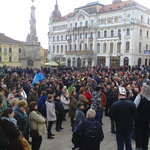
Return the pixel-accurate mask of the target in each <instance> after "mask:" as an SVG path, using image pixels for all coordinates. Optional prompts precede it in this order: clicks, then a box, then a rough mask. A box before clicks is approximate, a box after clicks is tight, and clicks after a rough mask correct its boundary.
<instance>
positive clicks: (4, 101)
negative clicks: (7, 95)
mask: <svg viewBox="0 0 150 150" xmlns="http://www.w3.org/2000/svg"><path fill="white" fill-rule="evenodd" d="M0 98H2V99H3V106H2V108H0V111H1V112H2V113H3V111H4V110H5V109H6V108H7V102H6V100H5V99H4V97H3V96H0Z"/></svg>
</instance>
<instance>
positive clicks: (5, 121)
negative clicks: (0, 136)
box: [0, 108, 22, 150]
mask: <svg viewBox="0 0 150 150" xmlns="http://www.w3.org/2000/svg"><path fill="white" fill-rule="evenodd" d="M13 117H14V110H13V109H12V108H6V109H5V110H4V112H3V117H2V119H0V126H1V127H2V129H3V132H4V133H5V134H6V135H7V137H8V140H9V145H8V146H7V148H6V149H7V150H22V147H21V145H20V141H19V139H18V136H19V135H20V132H19V130H18V129H17V127H16V125H17V121H16V119H14V118H13Z"/></svg>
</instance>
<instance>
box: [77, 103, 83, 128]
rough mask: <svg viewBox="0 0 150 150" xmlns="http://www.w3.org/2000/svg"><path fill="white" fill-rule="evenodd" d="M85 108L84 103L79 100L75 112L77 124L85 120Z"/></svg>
mask: <svg viewBox="0 0 150 150" xmlns="http://www.w3.org/2000/svg"><path fill="white" fill-rule="evenodd" d="M83 109H84V103H82V102H78V103H77V110H76V112H75V126H77V125H78V123H79V122H80V121H84V120H85V115H84V113H83Z"/></svg>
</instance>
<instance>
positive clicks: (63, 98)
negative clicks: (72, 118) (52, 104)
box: [60, 91, 70, 121]
mask: <svg viewBox="0 0 150 150" xmlns="http://www.w3.org/2000/svg"><path fill="white" fill-rule="evenodd" d="M60 101H61V103H62V105H63V107H64V109H65V110H64V115H63V120H65V121H66V118H65V117H66V113H67V112H68V111H69V104H70V100H69V99H68V98H67V97H66V92H65V91H62V94H61V97H60Z"/></svg>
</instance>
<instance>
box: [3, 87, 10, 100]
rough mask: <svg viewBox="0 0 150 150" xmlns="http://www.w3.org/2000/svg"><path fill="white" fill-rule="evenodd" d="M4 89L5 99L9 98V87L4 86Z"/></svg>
mask: <svg viewBox="0 0 150 150" xmlns="http://www.w3.org/2000/svg"><path fill="white" fill-rule="evenodd" d="M2 88H3V89H4V96H5V98H7V97H8V94H9V91H8V90H7V86H6V85H3V86H2Z"/></svg>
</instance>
